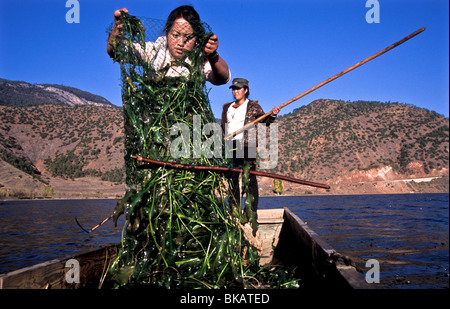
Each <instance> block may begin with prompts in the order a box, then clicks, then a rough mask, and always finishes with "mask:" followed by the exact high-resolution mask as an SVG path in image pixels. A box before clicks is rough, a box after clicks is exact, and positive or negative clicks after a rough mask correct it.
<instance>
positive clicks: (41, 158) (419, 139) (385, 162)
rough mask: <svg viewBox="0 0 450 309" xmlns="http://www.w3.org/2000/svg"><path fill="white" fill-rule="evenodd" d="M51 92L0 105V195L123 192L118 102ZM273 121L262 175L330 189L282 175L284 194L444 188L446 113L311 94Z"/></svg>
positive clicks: (266, 191)
mask: <svg viewBox="0 0 450 309" xmlns="http://www.w3.org/2000/svg"><path fill="white" fill-rule="evenodd" d="M17 87H19V86H17ZM52 87H53V86H51V87H47V88H46V89H47V90H45V91H47V92H49V91H50V92H51V91H52V90H48V89H49V88H52ZM33 88H40V86H33ZM53 88H55V89H59V88H58V87H53ZM74 92H76V91H74ZM53 93H54V94H55V95H57V97H58V100H59V102H60V103H58V104H38V105H31V106H30V105H28V106H11V104H10V105H9V106H5V105H3V106H2V105H0V170H1V172H0V197H2V196H3V197H4V196H6V195H19V196H20V195H21V196H37V197H38V196H49V195H51V196H53V197H120V196H122V195H123V193H124V188H125V186H124V184H123V172H124V170H123V164H124V161H123V151H124V150H123V149H124V148H123V116H122V108H119V107H115V106H111V105H109V104H100V106H96V105H94V104H82V103H80V102H82V100H81V99H80V101H77V100H74V99H73V98H69V97H66V92H63V93H59V91H55V92H53ZM86 97H88V98H89V97H90V96H89V95H86ZM86 97H85V99H86ZM65 99H67V100H70V101H71V102H72V103H74V105H72V104H65V105H63V104H61V102H62V101H63V100H65ZM2 100H3V101H4V98H3V96H2V95H1V92H0V101H2ZM10 101H11V99H10ZM100 101H101V100H100ZM92 102H93V101H92ZM22 105H24V104H22ZM276 123H277V124H278V137H279V140H278V163H277V166H276V168H275V169H273V170H270V172H273V173H279V174H283V175H288V176H292V177H296V178H300V179H303V180H308V181H314V182H321V183H325V184H328V185H330V186H331V189H330V190H323V189H315V188H312V187H306V186H301V185H296V184H290V183H288V182H284V183H283V185H284V190H283V194H284V195H286V194H292V195H298V194H311V193H314V194H363V193H410V192H448V165H449V153H448V151H449V139H448V134H449V132H448V130H449V129H448V118H445V117H443V116H440V115H438V114H436V113H435V112H431V111H428V110H425V109H421V108H417V107H413V106H410V105H406V104H398V103H379V102H344V101H337V100H317V101H314V102H312V103H310V104H309V105H306V106H303V107H301V108H299V109H296V110H295V111H294V112H292V113H289V114H287V115H284V116H282V117H279V118H278V119H277V121H276ZM259 183H260V189H261V195H273V180H272V179H269V178H260V181H259Z"/></svg>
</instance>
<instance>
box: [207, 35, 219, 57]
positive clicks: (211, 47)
mask: <svg viewBox="0 0 450 309" xmlns="http://www.w3.org/2000/svg"><path fill="white" fill-rule="evenodd" d="M218 47H219V39H218V38H217V35H215V34H213V35H211V36H210V37H209V39H208V42H206V45H205V55H206V57H207V58H208V57H210V56H213V55H214V54H215V53H216V51H217V48H218Z"/></svg>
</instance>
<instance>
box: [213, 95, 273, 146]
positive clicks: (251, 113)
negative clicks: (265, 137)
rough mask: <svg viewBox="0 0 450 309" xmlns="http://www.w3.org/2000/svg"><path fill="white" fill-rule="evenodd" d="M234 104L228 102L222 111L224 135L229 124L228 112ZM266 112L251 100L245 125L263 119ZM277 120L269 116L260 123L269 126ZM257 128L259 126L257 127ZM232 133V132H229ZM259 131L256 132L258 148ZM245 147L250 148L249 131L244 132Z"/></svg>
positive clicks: (256, 101) (255, 101)
mask: <svg viewBox="0 0 450 309" xmlns="http://www.w3.org/2000/svg"><path fill="white" fill-rule="evenodd" d="M232 104H234V101H233V102H228V103H225V104H224V105H223V109H222V120H221V123H220V125H221V127H222V132H223V134H225V124H226V123H227V112H228V108H230V106H231V105H232ZM264 114H265V113H264V110H263V109H262V107H261V106H260V105H259V104H258V100H249V101H248V105H247V111H246V113H245V122H244V125H246V124H248V123H250V122H252V121H254V120H256V119H257V118H259V117H261V116H262V115H264ZM275 119H276V116H275V117H274V116H272V115H270V116H267V117H266V118H264V119H263V120H261V121H260V123H265V124H267V125H269V124H271V123H273V122H274V121H275ZM255 127H256V128H257V127H258V126H255ZM229 133H232V132H229ZM257 134H258V133H257V131H256V136H255V137H256V146H258V138H257V137H258V135H257ZM244 147H248V130H245V131H244Z"/></svg>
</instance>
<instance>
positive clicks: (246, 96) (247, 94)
mask: <svg viewBox="0 0 450 309" xmlns="http://www.w3.org/2000/svg"><path fill="white" fill-rule="evenodd" d="M244 89H247V93H246V94H245V98H246V99H248V97H249V96H250V88H248V87H247V86H244Z"/></svg>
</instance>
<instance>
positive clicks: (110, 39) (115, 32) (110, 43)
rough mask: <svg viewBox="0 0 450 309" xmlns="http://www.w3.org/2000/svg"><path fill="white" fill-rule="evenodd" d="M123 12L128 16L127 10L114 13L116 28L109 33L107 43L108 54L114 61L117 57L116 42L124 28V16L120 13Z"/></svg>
mask: <svg viewBox="0 0 450 309" xmlns="http://www.w3.org/2000/svg"><path fill="white" fill-rule="evenodd" d="M121 11H123V12H124V13H127V14H128V9H127V8H122V9H120V10H116V11H115V12H114V26H113V28H112V29H111V32H110V33H109V37H108V42H107V43H106V52H107V53H108V55H109V56H110V57H111V58H113V59H114V56H115V53H114V41H115V40H116V38H117V37H118V36H119V35H120V28H122V14H121V13H120V12H121Z"/></svg>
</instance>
